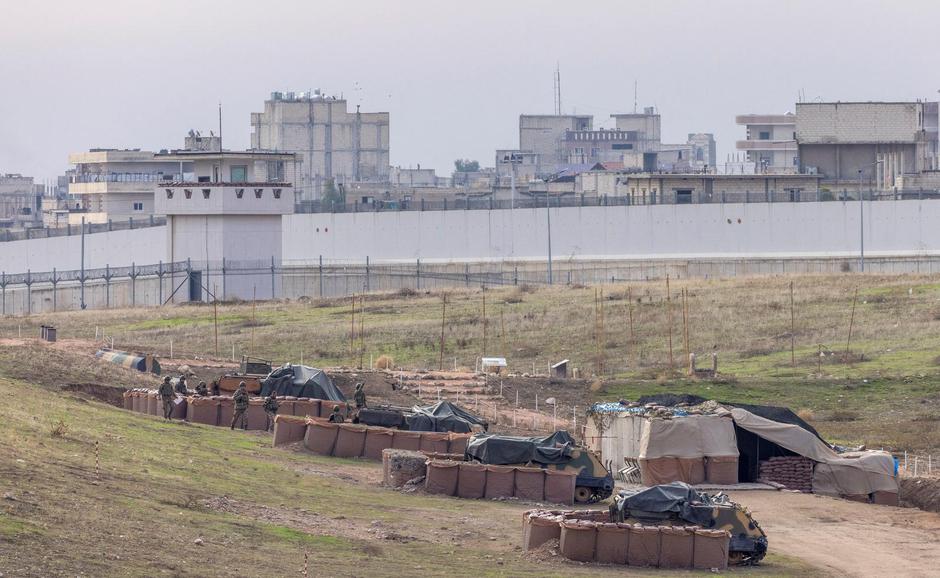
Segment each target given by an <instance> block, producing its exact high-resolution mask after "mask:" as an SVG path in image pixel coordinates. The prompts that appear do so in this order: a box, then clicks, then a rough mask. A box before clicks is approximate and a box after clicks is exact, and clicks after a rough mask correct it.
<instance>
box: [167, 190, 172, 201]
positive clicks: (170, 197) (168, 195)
mask: <svg viewBox="0 0 940 578" xmlns="http://www.w3.org/2000/svg"><path fill="white" fill-rule="evenodd" d="M166 198H168V199H172V198H173V189H167V190H166Z"/></svg>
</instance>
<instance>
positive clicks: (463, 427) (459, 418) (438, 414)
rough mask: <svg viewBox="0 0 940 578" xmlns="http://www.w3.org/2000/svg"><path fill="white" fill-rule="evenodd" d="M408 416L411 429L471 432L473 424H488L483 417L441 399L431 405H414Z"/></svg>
mask: <svg viewBox="0 0 940 578" xmlns="http://www.w3.org/2000/svg"><path fill="white" fill-rule="evenodd" d="M411 411H412V412H414V414H413V415H412V416H410V417H409V418H408V429H410V430H411V431H437V432H456V433H470V432H471V431H473V426H475V425H478V426H484V427H485V426H486V425H487V423H486V421H484V420H483V418H481V417H479V416H476V415H474V414H472V413H470V412H468V411H467V410H465V409H463V408H462V407H460V406H458V405H455V404H453V403H451V402H449V401H439V402H437V403H435V404H434V405H429V406H424V407H422V406H417V405H416V406H414V407H413V408H412V410H411Z"/></svg>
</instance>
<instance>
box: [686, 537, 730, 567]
mask: <svg viewBox="0 0 940 578" xmlns="http://www.w3.org/2000/svg"><path fill="white" fill-rule="evenodd" d="M730 543H731V534H729V533H728V532H726V531H725V530H706V529H704V528H696V529H695V545H694V554H693V558H692V567H693V568H695V569H697V570H710V569H712V568H717V569H718V570H725V569H727V568H728V547H729V545H730Z"/></svg>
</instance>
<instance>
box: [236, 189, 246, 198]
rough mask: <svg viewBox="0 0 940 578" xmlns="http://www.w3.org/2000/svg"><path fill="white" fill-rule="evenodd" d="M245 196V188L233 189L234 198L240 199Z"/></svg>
mask: <svg viewBox="0 0 940 578" xmlns="http://www.w3.org/2000/svg"><path fill="white" fill-rule="evenodd" d="M243 196H245V189H235V198H236V199H240V198H242V197H243Z"/></svg>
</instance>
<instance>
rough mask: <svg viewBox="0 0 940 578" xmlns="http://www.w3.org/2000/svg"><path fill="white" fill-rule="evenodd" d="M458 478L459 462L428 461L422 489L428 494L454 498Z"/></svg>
mask: <svg viewBox="0 0 940 578" xmlns="http://www.w3.org/2000/svg"><path fill="white" fill-rule="evenodd" d="M459 478H460V462H450V461H437V460H429V461H428V473H427V475H426V477H425V479H424V489H425V490H427V492H428V493H429V494H441V495H444V496H454V495H456V494H457V481H458V479H459Z"/></svg>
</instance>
